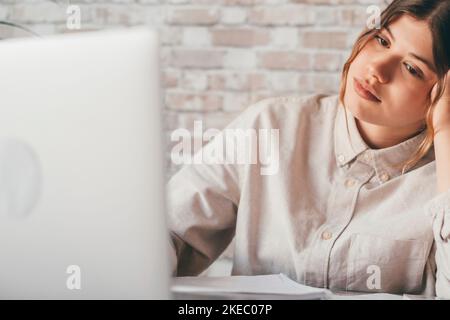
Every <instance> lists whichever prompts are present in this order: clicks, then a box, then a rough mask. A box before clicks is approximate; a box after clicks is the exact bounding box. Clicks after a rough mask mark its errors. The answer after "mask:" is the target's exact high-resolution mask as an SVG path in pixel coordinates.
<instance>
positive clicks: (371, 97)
mask: <svg viewBox="0 0 450 320" xmlns="http://www.w3.org/2000/svg"><path fill="white" fill-rule="evenodd" d="M353 87H354V89H355V92H356V93H357V94H358V96H360V97H361V98H363V99H366V100H369V101H373V102H378V103H379V102H381V101H380V100H379V99H378V98H377V97H375V96H374V95H373V94H372V93H370V92H369V91H367V90H366V89H364V88H363V86H362V85H361V84H360V83H359V81H358V80H356V79H353Z"/></svg>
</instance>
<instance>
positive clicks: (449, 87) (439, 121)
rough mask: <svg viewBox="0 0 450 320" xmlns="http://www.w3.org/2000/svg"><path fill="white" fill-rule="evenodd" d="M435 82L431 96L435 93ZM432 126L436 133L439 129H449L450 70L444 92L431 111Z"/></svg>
mask: <svg viewBox="0 0 450 320" xmlns="http://www.w3.org/2000/svg"><path fill="white" fill-rule="evenodd" d="M436 89H437V84H436V85H435V86H434V87H433V89H432V90H431V97H434V96H435V95H436ZM433 128H434V134H435V135H436V134H437V133H438V132H440V131H445V130H450V70H449V71H448V72H447V81H446V86H445V90H444V93H443V95H442V97H441V98H440V99H439V101H438V103H437V104H436V107H435V109H434V111H433Z"/></svg>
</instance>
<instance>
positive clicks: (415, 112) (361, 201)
mask: <svg viewBox="0 0 450 320" xmlns="http://www.w3.org/2000/svg"><path fill="white" fill-rule="evenodd" d="M449 25H450V1H449V0H394V1H393V2H392V3H391V4H390V5H389V6H388V7H387V8H386V9H385V10H384V11H383V13H382V16H381V28H380V29H372V30H369V29H367V30H365V31H364V32H363V33H362V34H361V35H360V36H359V38H358V40H357V41H356V43H355V45H354V48H353V51H352V53H351V55H350V58H349V59H348V61H347V62H346V63H345V65H344V67H343V75H342V83H341V88H340V94H339V95H335V96H326V95H322V94H317V95H310V96H303V97H279V98H270V99H266V100H263V101H260V102H258V103H256V104H254V105H252V106H250V107H248V108H247V109H246V110H245V111H244V112H243V113H242V114H241V115H240V116H239V117H238V118H237V119H235V120H234V121H233V122H232V123H231V124H230V125H229V126H227V128H226V129H230V130H234V129H254V130H256V131H258V130H261V129H279V144H278V145H277V147H278V152H279V164H278V165H277V168H278V169H277V170H275V171H273V172H272V173H271V174H262V173H261V172H262V171H261V170H260V169H261V168H262V166H261V164H260V163H256V164H252V163H247V164H236V163H209V164H206V163H203V164H192V165H186V166H184V167H183V168H182V169H181V170H180V171H179V172H178V173H177V174H175V175H174V176H173V177H172V179H171V180H170V181H169V183H168V186H167V187H168V189H167V190H168V209H169V224H170V230H171V238H172V243H173V248H174V252H173V253H174V258H176V259H174V260H176V263H175V264H174V274H176V275H178V276H184V275H196V274H199V273H200V272H201V271H203V270H204V269H205V268H207V267H208V266H209V265H210V264H211V263H212V262H213V261H214V260H215V259H216V258H217V257H218V256H219V255H220V254H221V253H222V252H223V250H224V249H225V248H226V247H227V245H228V244H229V243H230V242H231V240H232V239H233V237H234V238H235V247H234V257H233V270H232V274H233V275H256V274H269V273H280V272H282V273H284V274H286V275H288V276H289V277H291V278H292V279H294V280H296V281H298V282H300V283H303V284H306V285H310V286H316V287H326V288H330V289H332V290H349V291H364V292H388V293H411V294H425V295H430V296H433V295H437V296H442V297H450V241H449V240H450V101H449V97H450V85H449V82H450V81H447V78H448V76H449V68H450V34H449V31H450V29H449ZM223 135H224V131H222V133H221V134H220V135H218V136H217V137H216V138H215V139H214V141H213V142H211V143H209V144H208V145H207V146H205V148H204V149H205V151H208V149H211V148H213V146H214V145H215V144H217V143H218V142H217V141H220V139H222V138H223ZM258 143H259V144H261V141H258ZM259 144H258V145H259Z"/></svg>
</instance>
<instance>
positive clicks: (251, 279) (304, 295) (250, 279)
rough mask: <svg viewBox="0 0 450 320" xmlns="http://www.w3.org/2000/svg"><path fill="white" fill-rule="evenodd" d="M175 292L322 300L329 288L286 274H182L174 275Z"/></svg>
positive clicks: (173, 289)
mask: <svg viewBox="0 0 450 320" xmlns="http://www.w3.org/2000/svg"><path fill="white" fill-rule="evenodd" d="M171 289H172V292H174V293H191V294H208V293H210V294H214V295H220V294H223V295H227V294H228V295H230V294H235V295H236V296H239V295H241V297H244V296H245V297H246V298H255V296H256V295H258V296H259V297H260V298H261V299H263V298H264V299H274V298H276V297H277V296H280V297H284V298H291V299H293V298H294V299H322V298H325V297H326V295H327V294H329V293H330V292H329V291H328V290H327V289H321V288H314V287H309V286H305V285H301V284H299V283H297V282H295V281H293V280H291V279H289V278H288V277H287V276H285V275H284V274H281V273H280V274H271V275H257V276H228V277H178V278H173V283H172V288H171Z"/></svg>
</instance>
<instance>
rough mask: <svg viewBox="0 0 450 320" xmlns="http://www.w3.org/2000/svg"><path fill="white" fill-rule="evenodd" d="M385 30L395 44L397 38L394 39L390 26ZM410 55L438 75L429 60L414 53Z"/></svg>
mask: <svg viewBox="0 0 450 320" xmlns="http://www.w3.org/2000/svg"><path fill="white" fill-rule="evenodd" d="M384 28H385V29H386V30H387V32H388V33H389V35H390V36H391V38H392V40H394V42H395V37H394V35H393V34H392V32H391V29H389V27H388V26H386V27H384ZM408 55H410V56H413V57H414V58H416V59H417V60H420V61H422V62H423V63H424V64H425V65H426V66H427V67H428V69H430V70H431V71H433V72H434V73H436V69H435V68H434V66H433V64H432V63H431V62H429V61H428V60H427V59H425V58H422V57H421V56H419V55H417V54H415V53H412V52H409V53H408Z"/></svg>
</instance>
